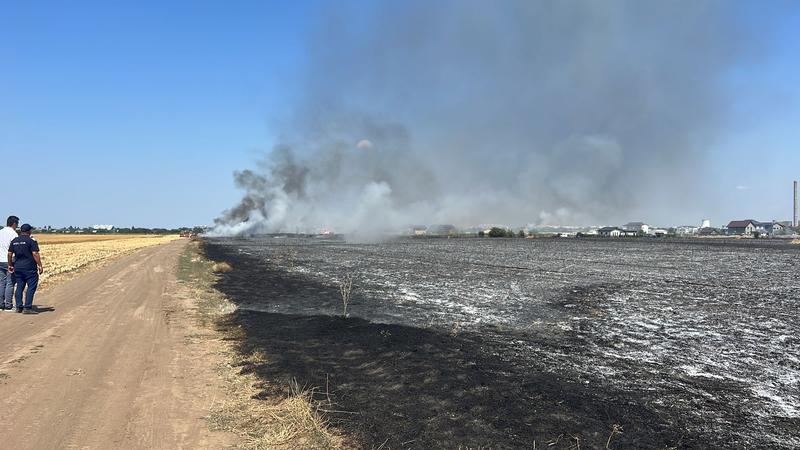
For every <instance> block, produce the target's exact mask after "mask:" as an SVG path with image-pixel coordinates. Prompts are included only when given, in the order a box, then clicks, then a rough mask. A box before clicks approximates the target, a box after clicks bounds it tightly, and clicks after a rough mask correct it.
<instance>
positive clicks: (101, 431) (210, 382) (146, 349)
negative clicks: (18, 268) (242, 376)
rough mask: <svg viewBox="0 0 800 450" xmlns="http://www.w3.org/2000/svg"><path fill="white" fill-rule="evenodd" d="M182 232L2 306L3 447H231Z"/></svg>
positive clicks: (0, 414) (0, 409)
mask: <svg viewBox="0 0 800 450" xmlns="http://www.w3.org/2000/svg"><path fill="white" fill-rule="evenodd" d="M184 245H185V243H184V242H182V241H176V242H172V243H169V244H164V245H159V246H155V247H150V248H146V249H143V250H141V251H139V252H136V253H134V254H131V255H128V256H125V257H122V258H120V259H118V260H116V261H114V262H112V263H110V264H108V265H106V266H104V267H102V268H99V269H97V270H95V271H93V272H90V273H87V274H85V275H82V276H80V277H78V278H76V279H74V280H72V281H69V282H67V283H64V284H62V285H58V286H55V287H52V288H50V289H49V290H47V291H45V292H42V293H40V294H37V298H36V302H35V303H36V304H38V305H39V307H40V308H41V309H42V310H43V312H42V313H40V314H39V315H36V316H29V315H22V314H16V313H13V314H12V313H5V312H3V313H0V423H1V424H2V432H1V433H2V447H3V448H14V449H28V448H30V449H33V448H37V449H42V448H164V449H172V448H223V447H227V446H229V445H231V444H232V443H233V437H232V436H231V435H228V434H223V433H218V432H210V431H209V430H208V427H207V425H206V422H205V421H204V419H203V417H204V416H206V415H207V414H208V412H209V409H210V408H211V407H212V405H214V404H216V403H217V402H220V401H221V400H222V395H223V394H222V392H223V391H222V389H221V386H220V385H219V381H218V377H216V375H215V373H214V371H213V368H212V365H211V364H208V360H207V357H208V356H209V354H210V353H209V352H210V351H209V350H208V349H207V348H206V347H208V346H207V345H206V346H204V345H202V344H201V343H198V342H197V339H195V338H194V337H193V336H194V335H193V333H195V332H196V330H194V329H193V327H195V326H196V325H195V323H194V321H193V320H192V318H191V317H190V314H188V313H187V311H188V309H189V308H188V307H189V306H190V305H187V303H186V302H187V299H186V298H184V297H181V295H180V293H179V290H180V287H179V285H178V282H177V280H176V276H175V264H176V260H177V256H178V254H179V253H180V252H181V251H182V250H183V246H184Z"/></svg>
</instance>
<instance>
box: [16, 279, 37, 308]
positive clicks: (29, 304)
mask: <svg viewBox="0 0 800 450" xmlns="http://www.w3.org/2000/svg"><path fill="white" fill-rule="evenodd" d="M14 278H16V280H17V292H15V294H16V299H17V308H26V309H30V308H33V294H35V293H36V287H37V286H39V272H37V271H36V269H33V270H19V269H17V270H14ZM25 286H27V287H28V289H25ZM23 289H25V305H23V304H22V290H23Z"/></svg>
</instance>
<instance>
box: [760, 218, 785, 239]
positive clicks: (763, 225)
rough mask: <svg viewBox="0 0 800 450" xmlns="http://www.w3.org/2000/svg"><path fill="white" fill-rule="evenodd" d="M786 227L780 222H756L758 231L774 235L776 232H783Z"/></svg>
mask: <svg viewBox="0 0 800 450" xmlns="http://www.w3.org/2000/svg"><path fill="white" fill-rule="evenodd" d="M785 228H786V226H784V225H783V224H782V223H780V222H775V221H772V222H758V223H756V232H758V233H762V234H767V235H770V236H774V235H776V234H781V232H782V231H783V230H784V229H785Z"/></svg>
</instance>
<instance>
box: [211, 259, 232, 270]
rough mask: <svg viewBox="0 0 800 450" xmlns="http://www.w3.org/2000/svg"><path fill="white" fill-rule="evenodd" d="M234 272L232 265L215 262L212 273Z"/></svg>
mask: <svg viewBox="0 0 800 450" xmlns="http://www.w3.org/2000/svg"><path fill="white" fill-rule="evenodd" d="M231 270H233V267H231V265H230V264H228V263H226V262H224V261H223V262H215V263H214V264H212V265H211V271H212V272H214V273H228V272H230V271H231Z"/></svg>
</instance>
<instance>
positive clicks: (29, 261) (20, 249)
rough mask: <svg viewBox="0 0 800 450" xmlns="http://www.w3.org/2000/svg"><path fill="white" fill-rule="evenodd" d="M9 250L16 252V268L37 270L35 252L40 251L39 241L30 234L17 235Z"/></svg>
mask: <svg viewBox="0 0 800 450" xmlns="http://www.w3.org/2000/svg"><path fill="white" fill-rule="evenodd" d="M8 250H9V251H10V252H14V270H36V260H34V259H33V252H38V251H39V243H38V242H36V241H34V240H33V239H31V237H30V236H18V237H15V238H14V239H13V240H12V241H11V244H10V245H9V246H8Z"/></svg>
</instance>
